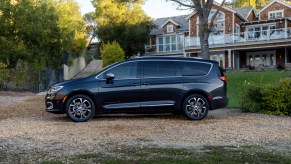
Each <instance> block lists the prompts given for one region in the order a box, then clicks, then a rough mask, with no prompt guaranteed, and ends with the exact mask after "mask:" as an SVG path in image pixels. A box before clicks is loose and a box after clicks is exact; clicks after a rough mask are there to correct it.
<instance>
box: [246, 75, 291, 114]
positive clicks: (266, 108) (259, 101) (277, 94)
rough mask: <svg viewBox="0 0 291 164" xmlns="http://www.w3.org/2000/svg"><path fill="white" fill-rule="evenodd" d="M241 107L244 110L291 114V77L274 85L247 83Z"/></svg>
mask: <svg viewBox="0 0 291 164" xmlns="http://www.w3.org/2000/svg"><path fill="white" fill-rule="evenodd" d="M241 109H242V111H244V112H253V113H266V114H272V115H280V116H283V115H289V116H291V78H287V79H283V80H280V81H279V82H278V83H277V84H274V85H266V86H261V85H256V84H245V85H244V86H243V88H242V95H241Z"/></svg>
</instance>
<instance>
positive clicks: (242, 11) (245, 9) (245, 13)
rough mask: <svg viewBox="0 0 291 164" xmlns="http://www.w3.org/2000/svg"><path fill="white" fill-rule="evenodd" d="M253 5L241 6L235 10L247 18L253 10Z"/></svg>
mask: <svg viewBox="0 0 291 164" xmlns="http://www.w3.org/2000/svg"><path fill="white" fill-rule="evenodd" d="M253 8H254V7H253V6H247V7H240V8H234V10H235V11H236V12H237V13H238V14H239V15H240V16H242V17H243V18H245V19H246V20H247V19H248V16H249V15H250V13H251V12H252V10H253Z"/></svg>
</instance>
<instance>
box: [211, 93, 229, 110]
mask: <svg viewBox="0 0 291 164" xmlns="http://www.w3.org/2000/svg"><path fill="white" fill-rule="evenodd" d="M227 104H228V98H227V97H226V96H225V97H215V98H213V99H212V102H211V110H214V109H219V108H224V107H226V106H227Z"/></svg>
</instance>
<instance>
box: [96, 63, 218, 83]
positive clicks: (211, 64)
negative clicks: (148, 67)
mask: <svg viewBox="0 0 291 164" xmlns="http://www.w3.org/2000/svg"><path fill="white" fill-rule="evenodd" d="M143 61H150V62H151V61H175V62H194V63H204V64H210V69H209V71H208V73H207V74H206V75H199V76H208V75H209V73H210V71H211V70H212V67H213V63H211V62H204V61H188V60H171V59H154V60H151V59H145V60H133V61H125V62H121V63H119V64H116V65H115V66H113V67H111V68H109V69H105V70H103V71H101V72H99V75H97V76H96V77H95V78H96V79H100V78H99V76H100V75H101V74H103V73H104V72H106V71H109V70H111V69H113V68H115V67H117V66H119V65H121V64H126V63H130V62H143ZM193 76H195V75H191V76H183V75H182V76H168V77H147V78H174V77H193ZM197 77H198V76H197ZM131 79H144V78H131ZM117 80H125V79H117Z"/></svg>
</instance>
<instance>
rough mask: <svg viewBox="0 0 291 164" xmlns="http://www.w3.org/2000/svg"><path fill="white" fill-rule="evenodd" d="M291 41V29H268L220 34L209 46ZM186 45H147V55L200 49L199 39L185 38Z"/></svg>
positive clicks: (210, 40) (181, 43)
mask: <svg viewBox="0 0 291 164" xmlns="http://www.w3.org/2000/svg"><path fill="white" fill-rule="evenodd" d="M287 39H289V41H290V39H291V28H280V29H268V30H260V31H245V32H241V33H234V34H223V33H222V34H219V35H213V34H210V36H209V39H208V41H209V45H210V47H211V46H221V47H226V46H227V45H229V46H239V45H246V44H248V45H252V44H254V43H256V44H257V43H262V44H263V43H268V44H270V43H276V42H282V41H286V40H287ZM184 40H185V43H183V42H180V43H178V44H176V43H171V44H159V45H158V47H157V46H156V45H146V46H145V53H146V54H147V55H163V54H165V55H169V54H181V53H183V52H184V50H185V49H188V50H189V49H191V48H197V49H199V48H200V41H199V37H185V39H184Z"/></svg>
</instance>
